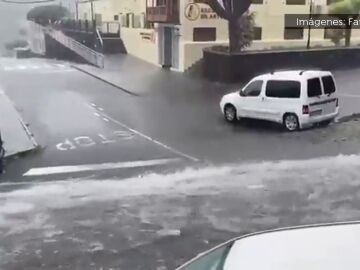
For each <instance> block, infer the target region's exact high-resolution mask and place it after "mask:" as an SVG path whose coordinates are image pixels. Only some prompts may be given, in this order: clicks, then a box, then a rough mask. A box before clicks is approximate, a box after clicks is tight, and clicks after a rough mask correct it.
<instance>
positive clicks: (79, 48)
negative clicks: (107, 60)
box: [46, 27, 104, 68]
mask: <svg viewBox="0 0 360 270" xmlns="http://www.w3.org/2000/svg"><path fill="white" fill-rule="evenodd" d="M46 33H47V34H48V35H49V36H51V37H52V38H53V39H55V40H56V41H57V42H59V43H61V44H62V45H64V46H65V47H67V48H69V49H70V50H72V51H74V52H75V53H76V54H78V55H80V56H81V57H82V58H84V59H85V60H86V61H87V62H89V63H91V64H93V65H95V66H97V67H100V68H104V55H103V54H102V53H99V52H96V51H94V50H92V49H90V48H88V47H87V46H85V45H83V44H81V43H80V42H78V41H76V40H75V39H73V38H71V37H68V36H67V35H65V34H63V33H62V32H61V31H59V30H55V29H53V28H50V27H48V28H46Z"/></svg>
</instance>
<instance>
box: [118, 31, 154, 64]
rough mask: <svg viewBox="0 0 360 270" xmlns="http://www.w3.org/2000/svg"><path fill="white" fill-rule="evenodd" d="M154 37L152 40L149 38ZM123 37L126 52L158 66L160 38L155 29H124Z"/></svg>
mask: <svg viewBox="0 0 360 270" xmlns="http://www.w3.org/2000/svg"><path fill="white" fill-rule="evenodd" d="M151 36H153V39H152V40H148V39H147V38H149V37H151ZM121 37H122V40H123V42H124V45H125V48H126V51H127V52H128V53H129V54H132V55H134V56H136V57H139V58H141V59H143V60H145V61H147V62H150V63H153V64H158V61H159V54H158V38H157V35H156V32H155V30H154V29H132V28H123V29H122V30H121Z"/></svg>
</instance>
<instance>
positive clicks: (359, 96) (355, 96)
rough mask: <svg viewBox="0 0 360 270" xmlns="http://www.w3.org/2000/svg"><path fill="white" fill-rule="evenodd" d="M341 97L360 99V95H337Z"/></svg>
mask: <svg viewBox="0 0 360 270" xmlns="http://www.w3.org/2000/svg"><path fill="white" fill-rule="evenodd" d="M339 96H341V97H349V98H360V95H355V94H339Z"/></svg>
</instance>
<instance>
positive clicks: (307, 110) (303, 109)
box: [302, 105, 310, 114]
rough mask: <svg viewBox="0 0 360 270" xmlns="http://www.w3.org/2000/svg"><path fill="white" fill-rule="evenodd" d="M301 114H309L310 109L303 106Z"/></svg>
mask: <svg viewBox="0 0 360 270" xmlns="http://www.w3.org/2000/svg"><path fill="white" fill-rule="evenodd" d="M302 113H303V114H309V113H310V109H309V106H308V105H304V106H303V108H302Z"/></svg>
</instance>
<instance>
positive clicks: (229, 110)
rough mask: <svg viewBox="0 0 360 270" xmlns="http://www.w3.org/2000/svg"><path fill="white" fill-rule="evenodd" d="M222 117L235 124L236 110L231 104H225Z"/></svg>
mask: <svg viewBox="0 0 360 270" xmlns="http://www.w3.org/2000/svg"><path fill="white" fill-rule="evenodd" d="M224 117H225V120H226V121H228V122H230V123H233V122H235V121H236V120H237V113H236V108H235V107H234V106H233V105H231V104H227V105H226V106H225V109H224Z"/></svg>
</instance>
